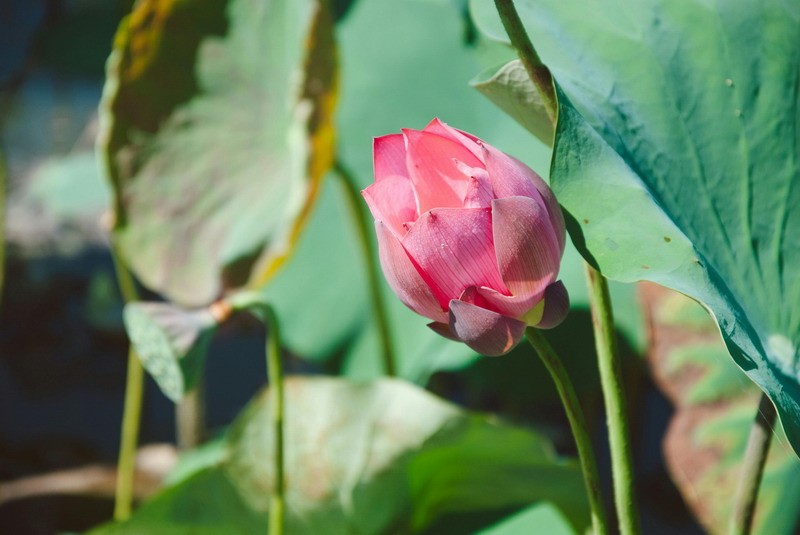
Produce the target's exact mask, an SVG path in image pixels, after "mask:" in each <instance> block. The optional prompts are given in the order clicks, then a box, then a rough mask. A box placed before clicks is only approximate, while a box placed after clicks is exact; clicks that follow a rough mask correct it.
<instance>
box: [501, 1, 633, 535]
mask: <svg viewBox="0 0 800 535" xmlns="http://www.w3.org/2000/svg"><path fill="white" fill-rule="evenodd" d="M495 6H496V7H497V12H498V13H499V14H500V19H501V20H502V21H503V26H504V27H505V29H506V32H507V33H508V36H509V38H510V39H511V44H512V45H513V46H514V48H515V49H516V50H517V53H518V55H519V58H520V61H521V62H522V64H523V65H524V66H525V70H526V71H527V72H528V76H530V78H531V80H532V81H533V83H534V84H535V85H536V87H537V89H538V90H539V93H540V94H541V95H542V100H543V101H544V103H545V106H547V110H548V116H549V117H550V120H551V121H553V124H555V122H556V118H557V117H558V102H557V99H556V97H555V88H554V86H553V78H552V76H551V74H550V71H549V70H548V69H547V67H546V66H545V65H544V64H543V63H542V60H541V59H540V58H539V55H538V54H537V53H536V49H535V48H534V46H533V43H531V40H530V38H529V37H528V34H527V32H526V31H525V27H524V26H523V25H522V21H521V20H520V18H519V14H518V13H517V10H516V8H515V7H514V3H513V0H495ZM584 265H585V269H586V276H587V280H588V281H589V288H590V292H589V295H590V301H591V307H592V319H593V320H592V324H593V326H594V335H595V345H596V347H597V357H598V362H599V367H600V378H601V383H602V387H603V399H604V402H605V405H606V414H607V421H608V433H609V443H610V449H611V464H612V472H613V475H614V501H615V504H616V511H617V515H618V517H619V527H620V531H621V532H622V534H623V535H637V534H638V533H640V528H639V519H638V511H637V507H636V501H635V500H634V497H633V468H632V465H633V463H632V455H631V448H630V442H629V439H628V436H629V432H628V421H627V418H626V411H625V396H624V392H623V390H622V373H621V371H622V370H621V365H620V360H619V356H618V353H617V350H616V341H615V338H614V319H613V312H612V307H611V299H610V297H609V294H608V284H607V282H606V279H605V278H604V277H603V276H602V275H600V274H599V273H597V272H596V271H595V270H594V269H593V268H592V267H591V266H590V265H589V264H584Z"/></svg>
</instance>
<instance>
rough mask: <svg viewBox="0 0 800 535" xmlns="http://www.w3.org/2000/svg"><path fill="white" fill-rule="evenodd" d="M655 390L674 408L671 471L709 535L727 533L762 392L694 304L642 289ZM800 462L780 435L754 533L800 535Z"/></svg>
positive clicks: (668, 448)
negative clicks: (799, 524) (799, 533)
mask: <svg viewBox="0 0 800 535" xmlns="http://www.w3.org/2000/svg"><path fill="white" fill-rule="evenodd" d="M642 297H643V299H642V301H643V303H644V306H645V309H646V311H647V315H648V316H649V321H648V325H649V326H650V329H651V331H650V333H649V337H650V340H652V345H651V349H650V352H649V359H650V363H651V365H652V369H653V374H654V376H655V379H656V382H657V384H658V385H659V386H660V387H661V389H662V390H663V391H664V393H665V394H666V395H667V397H668V398H669V399H670V401H671V402H672V404H673V405H674V406H675V416H674V417H673V420H672V422H671V423H670V426H669V429H668V430H667V435H666V437H665V439H664V457H665V460H666V463H667V467H668V468H669V471H670V473H671V475H672V479H673V481H675V483H676V485H677V487H678V489H679V490H680V491H681V494H682V495H683V499H684V500H685V501H686V503H687V505H689V507H690V508H691V509H692V511H693V512H694V514H695V516H696V517H697V518H698V520H699V521H700V522H701V523H702V524H703V526H704V527H705V529H706V530H708V532H709V533H714V534H716V533H720V534H721V533H726V529H727V527H728V521H729V518H730V516H731V507H732V505H733V501H732V500H731V497H732V494H731V492H720V489H734V488H736V485H737V481H738V477H739V469H740V467H741V463H742V457H743V455H744V450H745V444H746V442H747V435H748V433H749V428H750V423H751V422H752V420H753V417H754V409H753V408H754V407H755V406H756V405H757V403H758V389H757V388H756V386H755V385H753V383H752V382H750V381H748V380H747V377H746V376H745V375H744V373H742V371H741V370H740V369H739V368H737V367H736V366H735V365H734V363H733V362H731V361H730V359H728V358H725V357H726V353H727V351H726V349H725V346H724V344H723V343H722V341H721V340H720V339H719V332H718V330H717V327H716V325H715V324H714V321H713V320H712V319H711V318H710V317H709V316H708V314H707V313H706V312H705V311H704V310H703V309H702V308H701V307H700V306H699V305H698V304H697V303H695V302H694V301H692V300H691V299H688V298H687V297H685V296H683V295H680V294H677V293H674V292H670V291H669V290H666V289H664V288H660V287H658V286H656V285H648V286H646V287H643V291H642ZM798 500H800V460H798V459H797V457H796V456H795V455H794V452H793V451H792V449H791V447H790V446H789V444H788V442H787V441H786V438H785V435H784V434H783V433H781V432H780V429H776V436H775V437H773V442H772V445H771V446H770V452H769V458H768V459H767V464H766V468H765V472H764V479H763V482H762V483H761V487H760V490H759V497H758V508H757V509H756V515H755V520H754V522H755V525H754V528H753V533H769V534H771V535H790V534H792V533H796V532H797V529H796V524H797V520H798V517H799V516H800V508H798V507H797V505H796V504H797V503H798Z"/></svg>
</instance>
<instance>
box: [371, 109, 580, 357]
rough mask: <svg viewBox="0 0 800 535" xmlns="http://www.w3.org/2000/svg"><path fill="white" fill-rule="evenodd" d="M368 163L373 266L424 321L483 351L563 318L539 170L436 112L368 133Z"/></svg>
mask: <svg viewBox="0 0 800 535" xmlns="http://www.w3.org/2000/svg"><path fill="white" fill-rule="evenodd" d="M373 161H374V166H375V183H374V184H372V185H371V186H369V187H368V188H367V189H365V190H364V191H363V192H362V194H363V195H364V198H365V199H366V201H367V204H368V205H369V209H370V211H371V212H372V215H373V216H374V217H375V229H376V231H377V233H378V245H379V247H380V260H381V266H382V267H383V273H384V274H385V276H386V279H387V280H388V281H389V285H390V286H391V287H392V289H393V290H394V292H395V293H396V294H397V296H398V297H399V298H400V300H401V301H402V302H403V303H405V304H406V306H408V307H409V308H411V309H412V310H413V311H415V312H417V313H418V314H421V315H423V316H425V317H427V318H430V319H432V320H433V323H431V324H430V325H429V326H430V327H431V328H432V329H433V330H434V331H436V332H438V333H439V334H442V335H444V336H447V337H448V338H453V339H456V340H460V341H462V342H465V343H466V344H467V345H469V346H470V347H471V348H472V349H474V350H475V351H477V352H479V353H482V354H484V355H491V356H494V355H502V354H504V353H507V352H508V351H510V350H511V349H512V348H513V347H514V346H515V345H516V344H517V343H518V342H519V341H520V339H521V338H522V335H523V333H524V330H525V327H526V326H527V325H534V326H537V327H540V328H550V327H555V326H556V325H558V324H559V323H560V322H561V321H562V320H563V319H564V316H565V315H566V313H567V309H568V308H569V298H568V296H567V292H566V289H565V288H564V285H563V284H561V282H558V281H556V277H557V275H558V269H559V265H560V263H561V255H562V253H563V252H564V240H565V237H566V236H565V232H564V219H563V216H562V215H561V209H560V208H559V206H558V203H557V202H556V200H555V197H554V196H553V193H552V192H551V191H550V188H548V187H547V184H545V182H544V181H543V180H542V179H541V178H540V177H539V175H537V174H536V173H534V172H533V171H532V170H531V169H530V168H529V167H527V166H526V165H525V164H523V163H522V162H520V161H518V160H516V159H514V158H512V157H511V156H508V155H507V154H504V153H503V152H501V151H499V150H497V149H495V148H494V147H492V146H491V145H489V144H488V143H484V142H483V141H481V140H480V139H478V138H476V137H474V136H472V135H470V134H467V133H466V132H462V131H460V130H456V129H454V128H451V127H450V126H448V125H446V124H444V123H442V122H441V121H439V120H438V119H434V120H433V121H432V122H431V123H430V124H429V125H428V126H426V127H425V129H424V130H408V129H406V130H403V133H402V134H390V135H387V136H383V137H379V138H375V141H374V145H373Z"/></svg>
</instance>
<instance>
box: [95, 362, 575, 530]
mask: <svg viewBox="0 0 800 535" xmlns="http://www.w3.org/2000/svg"><path fill="white" fill-rule="evenodd" d="M268 401H269V400H268V397H267V395H266V393H262V395H260V396H258V397H257V398H256V399H255V400H254V401H253V402H252V403H251V405H250V406H249V407H248V408H247V409H246V410H245V411H244V412H243V413H242V414H241V415H240V417H239V419H238V420H237V422H236V423H235V424H234V425H233V427H232V428H231V430H230V431H229V433H228V436H227V438H226V442H227V445H226V446H225V451H224V453H223V454H222V455H219V454H218V453H217V454H215V455H214V456H212V460H213V462H215V464H212V465H206V467H205V468H203V467H202V465H203V463H200V464H199V465H198V466H197V467H195V468H194V469H192V470H189V471H188V473H187V472H186V471H184V474H183V476H182V477H181V478H180V479H178V480H177V483H176V484H175V485H174V486H172V487H168V488H166V489H165V490H163V491H162V492H161V493H160V494H159V495H157V496H155V497H154V498H153V499H151V500H150V501H148V502H147V503H145V504H144V505H143V506H142V507H141V509H140V510H139V511H137V512H136V513H135V514H134V515H133V517H132V518H131V519H130V520H129V521H127V522H124V523H121V524H112V525H109V526H106V527H103V528H101V529H99V530H97V531H96V533H120V534H125V533H155V534H158V533H204V534H205V533H207V534H209V535H211V534H217V533H219V534H222V533H242V534H247V533H264V532H266V525H267V516H268V511H269V502H270V492H271V489H272V484H273V470H272V469H273V467H272V464H271V462H270V460H271V459H272V443H273V435H272V427H271V426H270V425H267V422H268V421H269V403H268ZM285 422H286V424H285V425H286V429H285V440H286V443H285V444H286V450H285V455H286V457H285V459H286V461H285V462H286V478H287V479H286V484H287V488H286V500H287V510H286V513H287V517H286V533H287V534H292V533H325V534H330V535H336V534H339V533H341V534H345V533H363V534H378V533H410V532H416V531H419V530H424V529H425V528H426V527H427V525H429V524H430V523H432V522H433V521H435V520H437V519H439V518H442V517H443V516H444V515H448V514H455V513H458V512H462V511H465V509H466V508H469V511H470V512H479V511H482V510H483V511H487V510H488V511H495V510H497V511H501V512H503V511H508V510H514V509H519V508H520V507H525V506H528V505H530V504H532V503H534V502H536V503H538V502H539V501H541V500H545V499H546V500H548V502H549V503H551V504H553V506H555V507H557V510H558V513H559V514H560V515H563V517H564V518H566V519H568V520H569V523H570V525H571V526H572V527H573V528H574V529H575V531H577V532H581V531H582V530H584V529H585V528H586V527H587V526H588V523H589V516H588V508H587V502H586V498H585V492H584V491H583V486H582V479H581V475H580V471H579V470H578V468H577V466H576V465H575V464H574V463H572V462H565V461H564V460H562V459H559V458H558V457H556V455H555V454H554V451H553V449H552V446H551V445H550V443H549V442H548V441H547V439H545V438H544V437H542V436H540V435H537V434H536V433H534V432H532V431H530V430H524V429H521V428H516V427H512V426H509V425H506V424H501V423H498V422H496V421H493V420H490V419H487V418H486V417H484V416H480V415H477V414H470V413H466V412H464V411H463V410H461V409H459V408H458V407H456V406H455V405H452V404H450V403H447V402H445V401H443V400H441V399H439V398H436V397H435V396H433V395H431V394H429V393H427V392H425V391H424V390H422V389H420V388H417V387H415V386H413V385H411V384H409V383H405V382H403V381H399V380H391V379H384V380H380V381H377V382H373V383H355V382H350V381H345V380H341V379H331V378H296V379H290V380H288V381H287V383H286V419H285ZM471 527H472V529H471V530H470V531H474V530H475V528H478V527H481V526H471Z"/></svg>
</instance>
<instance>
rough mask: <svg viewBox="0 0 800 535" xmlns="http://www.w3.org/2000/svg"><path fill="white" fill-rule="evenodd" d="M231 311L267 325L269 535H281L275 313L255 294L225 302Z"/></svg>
mask: <svg viewBox="0 0 800 535" xmlns="http://www.w3.org/2000/svg"><path fill="white" fill-rule="evenodd" d="M225 303H226V304H227V305H229V306H230V307H231V308H233V310H234V311H236V312H239V311H242V310H250V311H252V312H253V313H254V314H255V315H256V316H258V317H259V319H261V321H263V322H264V324H265V325H266V326H267V347H266V354H267V377H268V379H269V406H270V425H272V429H273V436H274V437H275V443H274V446H273V452H274V453H273V457H272V462H273V466H274V468H273V470H274V472H275V483H274V488H273V490H272V496H271V498H270V508H269V535H283V518H284V511H285V510H286V505H285V498H284V496H285V489H286V481H285V476H284V449H283V448H284V429H283V412H284V411H283V407H284V394H283V361H282V360H281V331H280V324H279V323H278V317H277V315H276V314H275V310H274V309H273V308H272V307H271V306H270V305H268V304H267V303H266V302H265V301H264V296H263V295H262V294H260V293H258V292H240V293H238V294H234V295H232V296H230V297H229V298H227V299H226V300H225Z"/></svg>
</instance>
